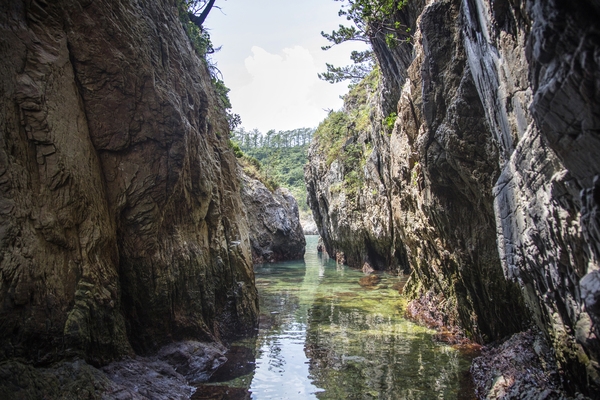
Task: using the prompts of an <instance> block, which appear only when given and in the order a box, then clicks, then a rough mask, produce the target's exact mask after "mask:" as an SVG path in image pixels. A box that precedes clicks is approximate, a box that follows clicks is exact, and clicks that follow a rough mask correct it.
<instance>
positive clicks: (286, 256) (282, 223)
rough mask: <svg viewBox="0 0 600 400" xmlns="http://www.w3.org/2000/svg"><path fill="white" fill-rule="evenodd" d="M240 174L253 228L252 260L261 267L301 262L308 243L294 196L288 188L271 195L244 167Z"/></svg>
mask: <svg viewBox="0 0 600 400" xmlns="http://www.w3.org/2000/svg"><path fill="white" fill-rule="evenodd" d="M238 173H239V176H240V179H241V195H242V202H243V204H244V209H245V212H246V217H247V219H248V224H249V227H250V246H251V248H252V261H253V262H254V263H255V264H262V263H271V262H278V261H286V260H299V259H302V258H303V257H304V251H305V248H306V240H305V239H304V233H303V231H302V226H301V225H300V217H299V212H298V203H297V202H296V199H295V198H294V196H292V194H291V193H290V191H289V190H287V189H285V188H278V189H276V190H275V191H274V192H271V191H270V190H269V189H267V187H266V186H265V185H264V184H263V183H262V182H260V181H259V180H257V179H254V178H252V177H250V176H248V175H247V174H245V173H244V172H243V171H242V169H241V168H239V169H238Z"/></svg>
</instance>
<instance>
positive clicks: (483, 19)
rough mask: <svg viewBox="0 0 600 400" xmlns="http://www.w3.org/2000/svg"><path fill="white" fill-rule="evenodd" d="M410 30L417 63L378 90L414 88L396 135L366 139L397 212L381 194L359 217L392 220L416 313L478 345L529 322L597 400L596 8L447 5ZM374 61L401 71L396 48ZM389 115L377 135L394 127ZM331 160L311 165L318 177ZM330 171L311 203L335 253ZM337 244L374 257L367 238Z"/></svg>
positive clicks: (386, 71) (387, 72) (380, 114)
mask: <svg viewBox="0 0 600 400" xmlns="http://www.w3.org/2000/svg"><path fill="white" fill-rule="evenodd" d="M416 3H417V2H415V4H414V5H413V6H412V7H415V6H416V5H417V4H416ZM403 15H404V17H403V18H411V17H410V16H411V15H417V16H418V17H417V19H416V22H415V23H416V25H417V29H416V31H415V34H414V37H413V44H412V54H411V56H412V58H411V60H410V62H406V61H403V62H402V63H395V65H396V69H391V68H389V67H387V66H386V65H387V64H389V62H388V61H386V62H380V65H381V67H382V74H383V75H384V83H387V84H388V85H389V83H390V82H395V81H398V80H399V79H400V77H406V80H405V81H404V82H402V85H401V88H400V95H399V100H398V103H397V118H396V120H395V125H394V129H393V131H392V132H391V135H390V136H389V138H383V139H372V142H377V143H379V144H380V145H379V146H378V147H377V154H378V162H377V164H378V165H381V167H380V168H379V171H381V172H380V173H379V176H380V177H381V178H379V179H372V178H371V175H369V174H368V170H369V169H368V167H367V168H364V169H363V170H362V176H363V177H364V179H365V180H366V181H368V182H381V185H382V187H383V188H385V189H384V192H383V193H384V195H383V197H384V198H385V200H381V201H379V202H378V204H384V203H386V202H387V204H389V206H387V208H388V209H389V211H388V209H386V210H385V212H379V211H378V210H377V208H372V207H368V206H367V205H368V204H369V202H370V200H369V199H370V198H372V196H373V193H374V192H373V191H369V190H362V191H359V193H358V198H361V199H362V198H365V200H360V201H359V203H360V204H361V206H360V207H359V209H358V211H357V212H358V213H363V214H365V215H368V216H369V218H370V219H371V220H378V221H386V220H390V222H389V224H390V225H391V227H390V229H389V232H390V233H389V234H388V236H389V237H391V239H389V240H387V243H389V242H392V243H393V244H394V245H393V247H392V248H388V250H387V252H388V254H395V255H396V254H397V255H403V254H405V255H406V258H405V259H406V260H407V267H408V266H409V267H410V269H411V270H412V276H411V282H410V283H409V285H408V288H407V290H408V291H409V292H410V294H411V295H412V296H414V297H415V298H417V299H419V300H418V301H421V302H425V301H426V300H427V299H428V300H429V301H431V299H435V300H434V302H435V303H437V307H438V308H442V310H443V311H444V314H445V315H446V318H447V321H446V322H447V323H450V324H452V323H457V324H458V325H460V326H461V327H462V328H463V329H464V330H465V331H466V333H467V334H469V335H470V336H471V337H472V338H475V339H477V340H479V341H483V342H485V341H487V340H493V339H499V338H501V337H503V336H506V335H508V334H511V333H513V332H516V331H518V330H520V329H522V328H523V326H524V325H525V324H527V322H528V321H529V320H530V319H533V321H535V323H536V324H537V325H538V327H540V329H542V331H544V332H545V334H546V337H547V339H549V341H550V342H551V344H552V346H553V348H554V350H555V352H556V356H557V360H558V363H559V365H560V367H561V368H562V370H563V371H564V373H565V377H566V379H565V380H564V383H565V384H566V385H567V386H568V387H569V389H570V390H581V391H583V392H586V393H593V392H594V391H595V390H597V388H598V384H599V383H600V381H599V380H598V363H597V362H598V348H599V347H598V346H599V343H598V340H597V337H598V333H599V332H598V331H597V329H598V328H597V327H598V325H597V324H596V325H592V324H591V321H597V320H598V304H600V303H598V298H599V296H600V284H599V283H600V281H599V280H598V276H599V275H600V273H598V272H597V271H598V243H599V242H598V240H599V239H600V238H599V236H598V226H599V225H598V223H599V220H598V212H597V210H598V205H597V204H598V203H597V201H598V197H599V196H598V193H599V190H598V186H599V184H598V182H599V178H597V176H598V174H599V173H600V163H599V162H598V161H597V160H596V158H597V154H599V153H598V150H599V149H598V146H599V144H600V141H599V140H598V139H599V136H598V127H599V124H600V115H599V114H598V108H599V104H600V103H599V102H600V89H599V88H600V86H599V84H598V82H599V79H600V74H599V71H600V68H599V66H598V62H599V59H598V51H599V50H598V49H599V47H598V46H599V44H600V43H599V40H598V38H599V37H600V36H598V34H597V33H598V32H597V31H598V28H599V27H598V24H597V17H598V7H597V5H595V3H592V2H589V3H587V2H581V3H580V4H579V3H578V4H577V5H576V6H575V5H569V4H566V3H563V2H558V1H524V2H523V1H521V2H513V1H508V0H506V1H486V0H464V1H459V0H437V1H428V2H427V3H426V4H424V3H423V4H422V7H421V9H420V11H418V12H415V10H414V8H411V9H409V10H406V11H405V13H404V14H403ZM374 47H375V46H374ZM375 50H376V54H377V56H378V58H379V59H380V60H381V59H386V60H389V59H392V58H394V57H396V58H398V50H396V49H386V48H385V47H381V46H380V47H378V48H376V49H375ZM388 53H389V54H388ZM394 54H396V55H395V56H394ZM392 56H394V57H392ZM404 66H406V67H404ZM399 71H400V72H399ZM390 92H391V90H390V89H386V91H384V92H383V96H384V98H385V96H386V93H390ZM381 104H383V107H382V108H380V110H376V111H375V117H373V118H372V125H375V126H377V124H381V122H380V121H381V120H383V119H384V118H385V117H387V116H388V115H389V114H388V113H389V111H386V108H385V101H383V102H382V103H381ZM370 129H371V132H377V128H370ZM380 132H381V131H380ZM350 136H352V137H355V136H357V135H350ZM323 160H324V155H323V153H320V152H318V151H314V152H313V153H312V154H311V167H309V168H315V167H316V166H320V165H323V164H322V163H323ZM367 165H368V163H367ZM332 166H334V164H331V166H329V167H328V166H327V165H325V166H324V167H322V170H323V171H325V172H321V173H320V175H312V176H311V175H309V178H308V182H307V183H308V186H309V188H310V187H311V185H312V187H316V186H319V187H320V189H319V190H316V191H315V192H314V193H317V194H322V196H321V197H320V198H319V197H318V196H316V197H312V201H311V202H310V204H311V208H312V209H313V212H314V213H315V219H316V220H317V221H322V225H321V229H320V232H321V234H322V236H323V239H324V241H325V245H326V247H327V246H329V247H336V246H338V243H342V242H343V240H339V241H338V242H333V241H331V240H330V237H331V234H330V232H329V230H332V229H335V224H333V223H332V222H330V220H331V218H330V217H324V215H325V214H327V215H329V216H331V215H339V213H340V212H339V211H338V206H336V202H335V197H334V196H331V195H327V193H328V190H329V192H330V188H331V183H326V182H328V181H327V180H323V179H321V180H320V182H321V183H315V182H314V181H315V180H317V179H319V178H317V177H318V176H331V175H334V174H335V168H334V167H332ZM341 179H343V176H342V178H341ZM369 185H370V184H367V185H365V187H368V186H369ZM328 188H329V189H328ZM381 193H382V192H381V191H380V192H378V196H381ZM309 198H310V196H309ZM324 205H326V206H324ZM326 207H329V208H327V213H325V212H324V211H323V210H324V209H326ZM332 209H333V211H332ZM390 215H391V218H390ZM380 223H384V222H380ZM338 225H339V223H338ZM369 231H370V232H373V230H369ZM343 234H344V235H345V236H347V237H351V238H357V241H356V243H354V245H355V246H362V247H363V248H368V247H369V246H372V245H371V244H370V243H367V241H365V240H364V239H362V238H363V237H365V235H364V233H363V231H361V230H350V231H349V232H347V233H343ZM346 241H347V239H346ZM328 250H329V248H328ZM336 250H337V251H345V248H343V246H338V248H337V249H334V251H336ZM402 259H403V257H401V256H400V257H396V260H395V262H396V263H397V264H400V265H401V264H402ZM348 261H353V260H348ZM362 261H363V260H360V261H359V262H353V263H352V264H353V265H354V266H356V267H361V263H362ZM390 265H391V266H394V262H391V263H390Z"/></svg>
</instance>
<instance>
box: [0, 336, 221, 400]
mask: <svg viewBox="0 0 600 400" xmlns="http://www.w3.org/2000/svg"><path fill="white" fill-rule="evenodd" d="M226 352H227V349H226V348H225V347H223V346H222V345H219V344H215V343H201V342H193V341H187V342H177V343H172V344H170V345H168V346H166V347H165V348H162V349H160V351H159V352H158V353H157V354H156V355H154V356H151V357H141V356H135V357H128V358H125V359H122V360H119V361H115V362H112V363H110V364H108V365H106V366H104V367H102V368H95V367H93V366H91V365H89V364H88V363H86V362H85V361H83V360H76V361H61V362H58V363H56V364H54V365H51V366H48V367H45V368H34V367H33V366H31V365H27V364H23V363H21V362H18V361H7V362H4V363H1V364H0V397H2V398H6V399H13V398H14V399H20V398H33V399H64V398H72V399H120V400H143V399H182V400H183V399H189V398H190V396H192V394H193V393H194V392H196V387H195V386H192V383H194V382H204V381H207V380H208V379H209V378H210V376H211V375H212V374H213V373H214V372H215V371H216V370H217V369H218V368H219V367H220V366H221V365H223V364H224V363H225V362H226V361H228V359H227V358H226V357H225V356H224V354H225V353H226Z"/></svg>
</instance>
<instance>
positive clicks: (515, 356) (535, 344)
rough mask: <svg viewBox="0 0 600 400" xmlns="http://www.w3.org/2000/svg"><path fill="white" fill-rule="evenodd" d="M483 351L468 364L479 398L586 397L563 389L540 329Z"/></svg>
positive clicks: (520, 334) (550, 351) (513, 337)
mask: <svg viewBox="0 0 600 400" xmlns="http://www.w3.org/2000/svg"><path fill="white" fill-rule="evenodd" d="M482 353H483V354H482V355H481V356H479V357H477V358H475V359H474V360H473V365H472V366H471V374H472V376H473V381H474V382H475V388H476V392H477V396H478V398H480V399H503V400H506V399H540V400H542V399H548V400H550V399H557V400H558V399H561V400H567V399H582V400H583V399H589V398H588V397H585V396H583V395H581V394H575V395H574V396H573V397H571V396H569V395H567V394H566V393H565V392H564V390H563V389H562V385H561V383H560V379H561V377H560V374H559V371H558V370H557V369H556V360H554V356H553V352H552V350H551V349H550V347H549V346H548V343H547V342H546V340H545V339H544V336H543V334H542V333H541V332H540V331H537V330H535V331H532V330H528V331H525V332H520V333H518V334H515V335H513V336H512V337H510V338H509V339H508V340H506V341H505V342H504V343H501V344H497V345H495V346H486V347H484V348H483V350H482Z"/></svg>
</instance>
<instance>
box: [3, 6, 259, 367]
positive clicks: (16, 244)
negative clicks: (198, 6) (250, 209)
mask: <svg viewBox="0 0 600 400" xmlns="http://www.w3.org/2000/svg"><path fill="white" fill-rule="evenodd" d="M0 30H1V34H0V49H2V57H1V58H0V80H1V82H2V93H3V97H2V100H0V101H1V102H2V107H1V108H0V131H1V136H0V214H2V215H1V217H0V296H1V299H2V305H1V309H0V310H1V311H0V316H1V323H0V361H1V360H7V359H13V358H20V359H22V360H26V361H27V362H28V363H31V364H32V365H35V366H37V365H48V364H50V363H52V362H55V361H60V360H61V359H63V358H65V357H78V358H80V359H83V360H86V361H88V362H90V363H92V364H94V365H103V364H106V363H107V362H110V361H112V360H115V359H117V358H119V357H122V356H125V355H132V354H133V353H134V352H136V353H138V354H146V353H151V352H153V351H155V350H157V349H158V348H160V347H162V346H163V345H166V344H169V343H171V342H173V341H177V340H188V339H194V340H203V341H209V342H210V341H220V340H225V339H227V338H230V337H233V336H235V335H240V334H244V333H247V332H252V331H253V329H254V327H255V326H256V320H257V304H256V290H255V288H254V276H253V271H252V262H251V255H250V246H249V240H248V227H247V225H246V221H245V219H244V218H243V208H242V204H241V199H240V196H239V185H238V180H237V176H236V161H235V158H234V156H233V154H231V151H230V150H229V149H228V147H227V132H228V129H229V128H228V124H227V120H226V118H225V114H224V112H223V111H222V107H221V105H220V103H219V100H218V98H217V96H216V94H215V93H214V90H213V87H212V84H211V79H210V76H209V74H208V70H207V68H206V65H205V63H204V62H203V61H202V60H201V59H199V58H198V57H197V56H196V54H195V52H194V50H193V49H192V48H191V45H190V43H189V39H188V38H187V36H186V34H185V32H184V31H183V29H182V27H181V23H180V22H179V16H178V11H177V8H176V6H175V4H174V3H173V2H172V1H167V0H164V1H153V2H143V3H136V2H122V1H93V2H89V1H84V2H80V1H69V0H63V1H55V2H44V1H9V2H2V4H1V5H0ZM234 242H235V243H239V245H238V246H232V244H233V243H234ZM27 368H30V367H29V366H28V367H27Z"/></svg>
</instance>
